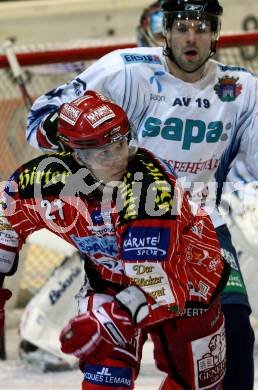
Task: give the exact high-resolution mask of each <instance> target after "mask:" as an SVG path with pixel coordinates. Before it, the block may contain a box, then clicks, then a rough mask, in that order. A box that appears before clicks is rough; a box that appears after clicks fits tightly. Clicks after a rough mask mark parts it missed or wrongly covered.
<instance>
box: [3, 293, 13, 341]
mask: <svg viewBox="0 0 258 390" xmlns="http://www.w3.org/2000/svg"><path fill="white" fill-rule="evenodd" d="M11 296H12V293H11V291H10V290H7V289H5V288H0V336H2V334H3V331H4V319H5V312H4V306H5V302H6V301H8V299H10V298H11Z"/></svg>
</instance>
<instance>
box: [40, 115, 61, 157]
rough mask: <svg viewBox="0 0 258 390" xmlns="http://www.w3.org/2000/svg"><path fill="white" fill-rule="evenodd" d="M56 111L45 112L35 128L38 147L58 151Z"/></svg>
mask: <svg viewBox="0 0 258 390" xmlns="http://www.w3.org/2000/svg"><path fill="white" fill-rule="evenodd" d="M57 118H58V113H57V111H53V112H51V113H50V114H47V115H46V116H45V117H44V119H43V120H42V121H41V122H40V125H39V127H38V128H37V141H38V144H39V147H40V148H43V149H48V150H52V151H59V150H60V145H59V143H58V140H57Z"/></svg>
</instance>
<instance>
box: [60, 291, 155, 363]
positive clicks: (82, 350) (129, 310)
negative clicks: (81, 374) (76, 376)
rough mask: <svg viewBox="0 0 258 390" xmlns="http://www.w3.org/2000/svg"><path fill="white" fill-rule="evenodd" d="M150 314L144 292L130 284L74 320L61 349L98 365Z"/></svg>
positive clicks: (62, 333)
mask: <svg viewBox="0 0 258 390" xmlns="http://www.w3.org/2000/svg"><path fill="white" fill-rule="evenodd" d="M125 305H126V306H125ZM147 315H148V305H147V301H146V298H145V295H144V294H143V292H141V291H140V290H139V289H138V288H137V287H134V286H131V287H128V288H126V289H125V290H122V291H121V292H120V293H119V294H117V295H116V297H115V299H114V300H113V301H111V302H106V303H103V304H102V305H101V306H100V307H99V308H98V309H95V310H89V311H88V312H87V313H86V314H84V315H81V316H78V317H75V318H74V319H72V320H71V321H70V323H69V325H68V326H67V327H65V328H64V329H63V331H62V332H61V335H60V341H61V350H62V351H63V352H64V353H70V354H74V355H75V356H76V357H78V358H80V360H84V361H86V362H88V363H92V364H94V363H95V364H96V363H97V362H99V361H100V360H103V359H105V358H106V357H108V356H109V355H110V353H111V352H112V350H113V348H114V347H117V346H123V345H125V344H126V343H128V342H130V341H131V339H132V338H133V336H134V335H135V333H136V327H137V323H138V319H141V320H142V319H144V318H145V317H146V316H147Z"/></svg>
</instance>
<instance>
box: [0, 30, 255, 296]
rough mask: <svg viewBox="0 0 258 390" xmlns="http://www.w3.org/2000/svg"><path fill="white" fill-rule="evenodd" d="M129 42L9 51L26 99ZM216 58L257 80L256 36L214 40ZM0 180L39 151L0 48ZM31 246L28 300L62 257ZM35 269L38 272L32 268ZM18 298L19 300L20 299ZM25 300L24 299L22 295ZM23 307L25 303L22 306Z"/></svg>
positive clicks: (24, 283)
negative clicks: (20, 73)
mask: <svg viewBox="0 0 258 390" xmlns="http://www.w3.org/2000/svg"><path fill="white" fill-rule="evenodd" d="M135 46H136V45H135V43H132V42H118V43H115V44H114V42H113V43H112V44H110V43H108V44H106V45H105V46H103V45H102V46H101V45H100V42H98V44H96V42H93V41H92V42H90V43H89V44H88V42H87V43H85V42H82V41H80V42H79V43H78V45H76V44H75V43H73V45H71V46H70V47H67V45H66V47H64V44H62V45H60V47H59V46H58V44H53V45H52V44H45V45H37V46H33V45H30V46H27V47H24V46H21V47H15V53H16V56H17V60H18V63H19V64H20V66H21V67H22V69H23V75H24V80H25V83H26V88H27V89H28V92H29V95H30V96H31V97H32V99H33V100H34V99H36V98H37V97H38V96H39V95H41V94H43V93H45V92H47V91H48V90H51V89H52V88H54V87H56V86H58V85H60V84H63V83H65V82H67V81H69V80H70V79H72V78H74V77H75V76H76V75H77V74H78V73H80V72H81V71H82V70H83V69H85V68H86V67H88V66H89V65H90V64H91V63H92V62H94V61H96V60H97V59H98V58H100V57H102V56H103V55H105V54H107V53H109V52H110V51H113V50H116V49H122V48H133V47H135ZM216 58H217V59H218V60H219V61H220V62H222V63H224V64H226V65H235V66H239V67H245V68H247V69H248V70H250V71H252V72H253V73H255V74H257V75H258V32H248V33H236V34H227V35H223V36H221V37H220V39H219V42H218V52H217V56H216ZM0 103H1V104H0V117H1V125H0V126H1V133H0V134H1V136H2V139H1V143H0V155H1V159H0V177H1V180H2V181H3V180H6V179H7V178H8V177H9V175H10V174H11V173H12V172H13V170H14V169H15V168H16V167H17V166H18V165H19V164H21V163H23V162H25V161H27V160H29V159H31V158H33V157H35V156H36V155H38V154H39V151H37V150H35V149H34V148H32V147H31V146H30V145H28V144H27V141H26V139H25V126H26V117H27V108H26V106H25V104H24V101H23V97H22V95H21V92H20V90H19V88H18V86H17V85H16V83H15V82H14V79H13V75H12V73H11V72H10V69H9V64H8V60H7V58H6V56H5V55H4V53H3V52H2V53H1V48H0ZM47 241H48V240H44V241H43V244H42V245H44V247H41V246H40V243H39V242H36V243H35V242H31V243H30V244H29V249H28V251H27V252H26V258H25V261H24V264H23V269H24V268H26V272H22V278H21V282H20V289H19V290H20V291H21V292H24V291H30V293H31V294H32V295H33V294H34V293H35V292H36V291H37V290H38V289H39V288H40V287H41V286H42V285H43V284H44V282H45V281H46V279H47V277H48V275H49V273H50V272H51V270H52V269H53V268H54V267H55V266H57V265H58V264H60V262H61V261H62V260H63V258H64V253H62V252H61V251H59V249H57V250H56V251H54V250H53V248H48V247H46V245H45V244H46V242H47ZM39 264H40V267H39V266H38V265H39ZM23 295H24V294H23ZM25 295H26V294H25ZM25 301H26V300H25Z"/></svg>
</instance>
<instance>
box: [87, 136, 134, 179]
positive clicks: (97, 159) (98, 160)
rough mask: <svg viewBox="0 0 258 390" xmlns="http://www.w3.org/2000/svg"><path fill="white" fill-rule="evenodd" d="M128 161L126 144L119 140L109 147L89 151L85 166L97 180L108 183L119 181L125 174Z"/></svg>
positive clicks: (123, 140)
mask: <svg viewBox="0 0 258 390" xmlns="http://www.w3.org/2000/svg"><path fill="white" fill-rule="evenodd" d="M128 159H129V148H128V143H127V141H126V140H125V139H121V140H120V141H117V142H115V143H113V144H111V145H108V146H105V147H103V148H98V149H94V150H91V151H89V157H88V160H87V164H88V165H89V166H90V169H91V171H92V173H93V175H94V176H95V177H96V178H97V179H98V180H103V182H104V183H108V182H110V181H119V180H120V179H121V177H122V176H123V174H124V173H125V172H126V168H127V165H128Z"/></svg>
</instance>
